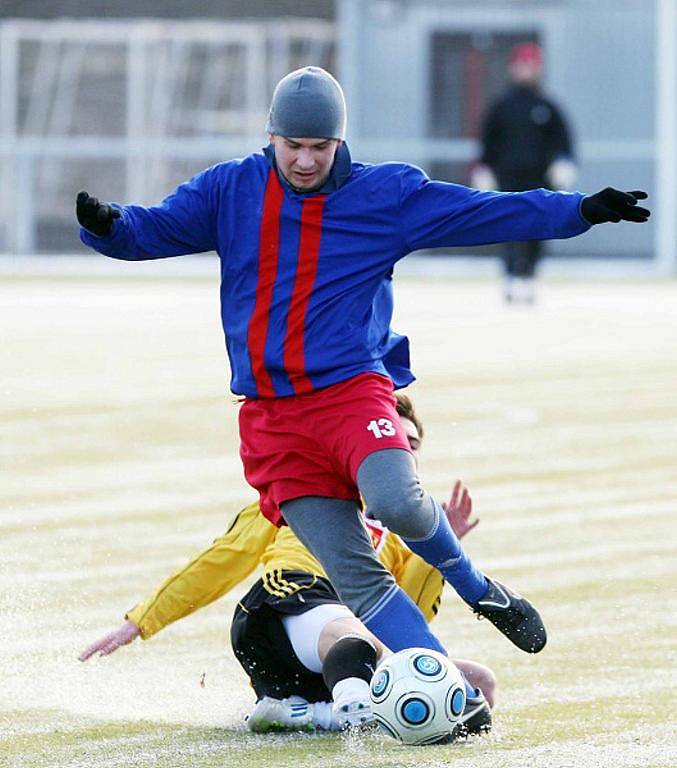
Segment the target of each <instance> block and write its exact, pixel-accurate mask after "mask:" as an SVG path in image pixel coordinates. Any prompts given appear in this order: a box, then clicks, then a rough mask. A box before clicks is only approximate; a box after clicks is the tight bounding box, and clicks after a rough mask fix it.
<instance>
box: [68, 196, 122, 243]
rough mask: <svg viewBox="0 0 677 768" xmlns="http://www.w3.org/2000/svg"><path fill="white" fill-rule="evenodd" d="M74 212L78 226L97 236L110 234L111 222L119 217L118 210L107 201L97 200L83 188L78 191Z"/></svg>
mask: <svg viewBox="0 0 677 768" xmlns="http://www.w3.org/2000/svg"><path fill="white" fill-rule="evenodd" d="M75 214H76V216H77V217H78V222H79V224H80V226H81V227H84V228H85V229H87V230H89V231H90V232H91V233H92V234H93V235H96V236H97V237H105V236H106V235H110V233H111V230H112V229H113V222H114V221H115V219H119V218H120V211H119V210H118V209H117V208H113V206H112V205H108V203H101V202H99V199H98V197H92V196H91V195H90V194H89V192H86V191H85V190H82V192H78V196H77V199H76V201H75Z"/></svg>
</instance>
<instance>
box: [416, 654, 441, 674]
mask: <svg viewBox="0 0 677 768" xmlns="http://www.w3.org/2000/svg"><path fill="white" fill-rule="evenodd" d="M414 667H415V668H416V670H417V671H418V672H420V673H421V674H422V675H429V676H430V677H432V676H433V675H436V674H438V673H439V671H440V670H441V669H442V665H441V664H440V662H439V661H438V660H437V659H436V658H434V657H433V656H417V657H416V658H415V659H414Z"/></svg>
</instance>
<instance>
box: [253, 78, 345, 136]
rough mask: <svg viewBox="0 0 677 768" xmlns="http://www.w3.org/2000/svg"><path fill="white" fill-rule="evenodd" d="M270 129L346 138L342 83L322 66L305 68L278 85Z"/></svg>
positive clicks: (296, 133) (270, 115) (279, 132)
mask: <svg viewBox="0 0 677 768" xmlns="http://www.w3.org/2000/svg"><path fill="white" fill-rule="evenodd" d="M266 131H267V132H268V133H275V134H277V135H278V136H290V137H292V138H297V139H314V138H319V139H343V138H345V132H346V100H345V98H344V96H343V90H342V89H341V86H340V85H339V84H338V82H337V81H336V80H335V79H334V78H333V77H332V76H331V75H330V74H329V72H327V71H326V70H324V69H322V68H321V67H303V68H302V69H297V70H295V71H294V72H290V73H289V74H288V75H286V76H285V77H283V78H282V80H280V82H279V83H278V84H277V86H276V87H275V91H274V93H273V100H272V102H271V105H270V112H269V113H268V122H267V123H266Z"/></svg>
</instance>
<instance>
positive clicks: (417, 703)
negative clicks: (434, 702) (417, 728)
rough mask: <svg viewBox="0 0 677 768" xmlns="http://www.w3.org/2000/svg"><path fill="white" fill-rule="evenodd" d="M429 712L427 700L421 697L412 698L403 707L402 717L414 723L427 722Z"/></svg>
mask: <svg viewBox="0 0 677 768" xmlns="http://www.w3.org/2000/svg"><path fill="white" fill-rule="evenodd" d="M429 712H430V709H429V708H428V705H427V704H426V703H425V701H421V699H410V700H409V701H408V702H407V703H406V704H405V705H404V706H403V707H402V717H403V718H404V719H405V720H406V722H408V723H411V724H412V725H419V724H420V723H423V722H425V721H426V720H427V718H428V713H429Z"/></svg>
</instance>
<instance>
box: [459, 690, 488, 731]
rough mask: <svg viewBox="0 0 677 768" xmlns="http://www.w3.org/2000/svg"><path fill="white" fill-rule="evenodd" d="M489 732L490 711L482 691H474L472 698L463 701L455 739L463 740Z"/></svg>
mask: <svg viewBox="0 0 677 768" xmlns="http://www.w3.org/2000/svg"><path fill="white" fill-rule="evenodd" d="M490 730H491V709H489V703H488V702H487V700H486V699H485V698H484V694H483V693H482V691H480V690H479V688H478V689H476V690H475V695H474V696H468V697H467V698H466V700H465V709H464V710H463V714H462V715H461V720H460V722H459V724H458V726H457V734H456V735H457V737H458V738H465V737H466V736H470V735H471V734H479V733H488V732H489V731H490Z"/></svg>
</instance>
